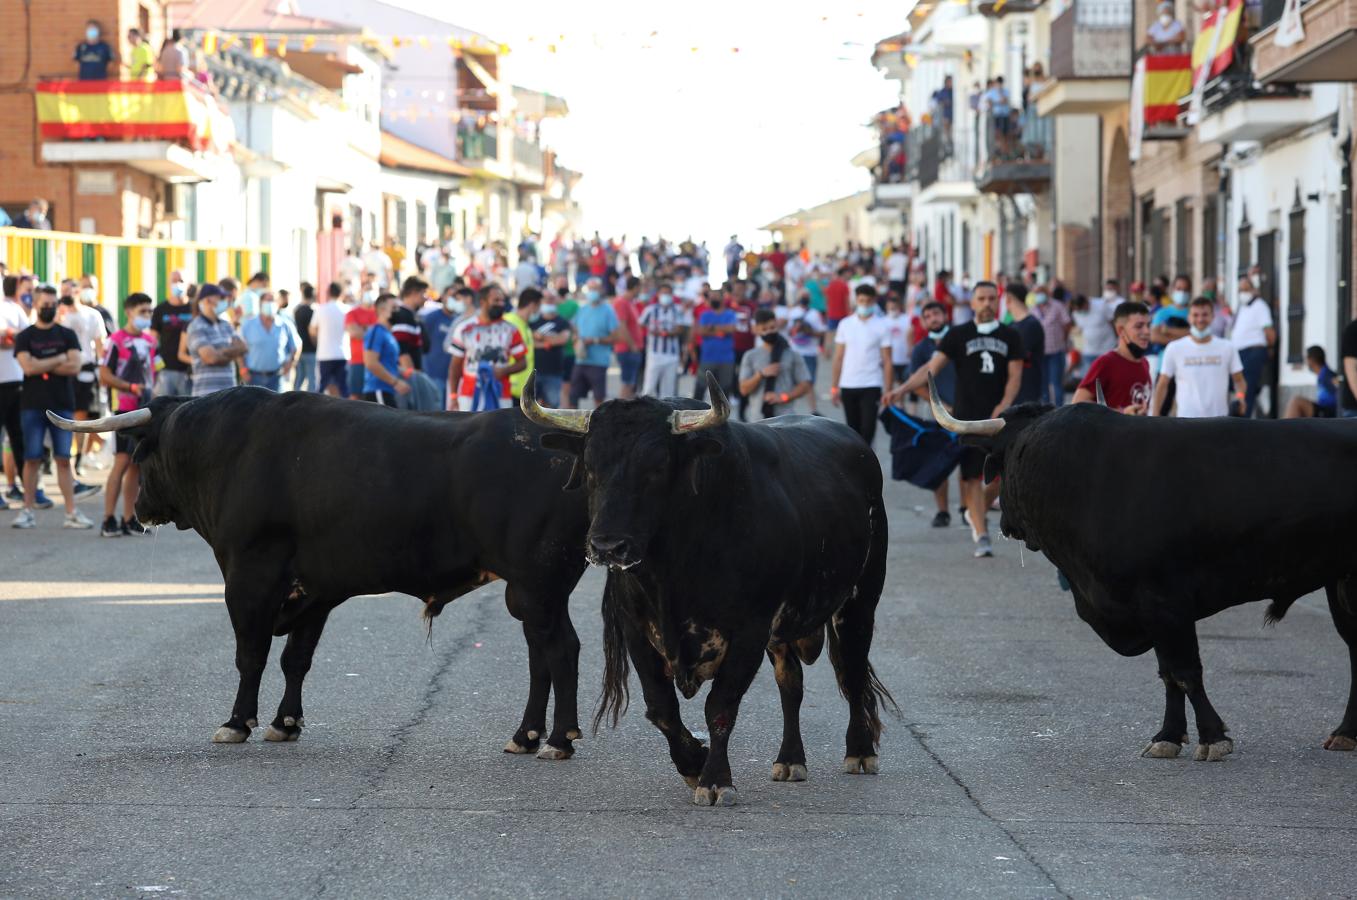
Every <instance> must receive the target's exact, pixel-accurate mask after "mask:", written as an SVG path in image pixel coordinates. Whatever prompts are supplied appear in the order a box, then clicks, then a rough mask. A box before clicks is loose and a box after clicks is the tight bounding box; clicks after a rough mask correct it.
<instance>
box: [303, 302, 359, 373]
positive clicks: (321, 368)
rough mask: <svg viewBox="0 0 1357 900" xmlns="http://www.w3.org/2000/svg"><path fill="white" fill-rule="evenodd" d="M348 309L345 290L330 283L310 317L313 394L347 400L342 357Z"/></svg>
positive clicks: (343, 354)
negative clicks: (313, 342)
mask: <svg viewBox="0 0 1357 900" xmlns="http://www.w3.org/2000/svg"><path fill="white" fill-rule="evenodd" d="M348 312H349V305H348V304H347V303H345V302H344V286H343V285H342V284H340V283H339V282H338V281H332V282H330V286H329V287H328V288H326V290H325V300H324V301H323V302H321V303H319V304H317V306H316V310H315V312H313V313H312V314H311V324H310V327H309V328H308V330H309V331H310V332H311V337H312V339H313V340H314V341H315V344H316V390H318V391H320V392H321V393H323V394H329V395H330V396H331V397H347V396H349V378H348V373H347V369H348V359H347V354H346V353H345V346H344V338H345V337H346V331H345V324H344V317H345V316H346V315H347V314H348Z"/></svg>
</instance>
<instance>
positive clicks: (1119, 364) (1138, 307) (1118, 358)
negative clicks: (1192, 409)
mask: <svg viewBox="0 0 1357 900" xmlns="http://www.w3.org/2000/svg"><path fill="white" fill-rule="evenodd" d="M1112 327H1113V328H1115V329H1116V331H1117V349H1115V350H1111V351H1108V352H1107V353H1104V354H1103V355H1102V356H1100V357H1098V358H1097V359H1095V360H1094V361H1093V363H1092V365H1090V366H1089V367H1088V372H1087V373H1085V375H1084V378H1083V380H1082V381H1080V382H1079V387H1078V389H1077V390H1076V391H1075V392H1074V402H1075V403H1096V402H1097V400H1098V388H1100V387H1101V388H1102V392H1103V398H1104V400H1106V402H1107V405H1108V406H1110V407H1112V408H1113V409H1116V410H1120V411H1121V412H1123V413H1126V414H1127V415H1130V416H1143V415H1145V414H1146V413H1147V412H1148V411H1149V408H1150V389H1151V386H1152V385H1153V383H1154V382H1153V380H1152V379H1151V378H1150V362H1149V360H1148V359H1146V358H1145V357H1146V355H1147V354H1148V353H1149V349H1150V310H1149V309H1148V308H1147V307H1146V306H1145V304H1143V303H1135V302H1131V303H1122V304H1120V305H1119V306H1118V307H1117V310H1116V313H1115V315H1114V317H1113V319H1112Z"/></svg>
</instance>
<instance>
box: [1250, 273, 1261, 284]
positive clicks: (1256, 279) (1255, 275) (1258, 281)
mask: <svg viewBox="0 0 1357 900" xmlns="http://www.w3.org/2000/svg"><path fill="white" fill-rule="evenodd" d="M1249 281H1251V282H1253V286H1254V287H1258V286H1260V285H1261V284H1262V283H1263V276H1262V275H1259V274H1258V273H1257V272H1255V273H1253V274H1252V275H1250V276H1249Z"/></svg>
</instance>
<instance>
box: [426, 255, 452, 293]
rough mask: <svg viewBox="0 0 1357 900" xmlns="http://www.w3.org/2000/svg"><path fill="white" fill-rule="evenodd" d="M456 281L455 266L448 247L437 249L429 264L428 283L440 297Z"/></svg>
mask: <svg viewBox="0 0 1357 900" xmlns="http://www.w3.org/2000/svg"><path fill="white" fill-rule="evenodd" d="M456 281H457V267H456V266H455V265H453V263H452V256H451V255H450V254H449V253H448V248H447V247H444V248H442V249H441V250H439V251H438V255H437V256H436V257H435V259H434V261H433V264H432V265H430V266H429V284H431V285H432V286H433V289H434V291H436V292H437V293H438V295H439V296H440V297H443V296H446V295H447V292H448V289H449V288H451V287H452V286H453V283H454V282H456Z"/></svg>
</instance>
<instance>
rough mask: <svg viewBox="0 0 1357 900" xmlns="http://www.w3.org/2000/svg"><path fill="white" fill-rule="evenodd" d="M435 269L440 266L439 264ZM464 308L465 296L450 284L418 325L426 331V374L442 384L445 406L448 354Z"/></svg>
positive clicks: (449, 359)
mask: <svg viewBox="0 0 1357 900" xmlns="http://www.w3.org/2000/svg"><path fill="white" fill-rule="evenodd" d="M444 252H445V253H446V251H444ZM434 268H437V264H435V266H434ZM463 311H464V305H463V302H462V299H461V298H460V297H458V296H457V294H456V292H455V291H453V289H452V287H451V286H449V287H447V288H445V289H444V290H443V293H442V299H440V300H439V302H438V305H437V306H435V307H434V308H432V309H426V310H424V311H423V312H422V313H420V314H419V325H420V328H421V329H423V331H424V373H425V374H426V375H428V376H429V377H430V378H432V379H433V380H434V382H435V383H437V384H440V385H442V386H443V387H442V390H443V409H447V406H448V404H447V400H448V398H447V385H448V364H449V363H450V362H452V356H451V355H450V354H449V353H448V339H449V338H451V337H452V328H453V326H454V325H455V324H456V323H457V319H458V317H459V316H460V315H461V314H462V312H463Z"/></svg>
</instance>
